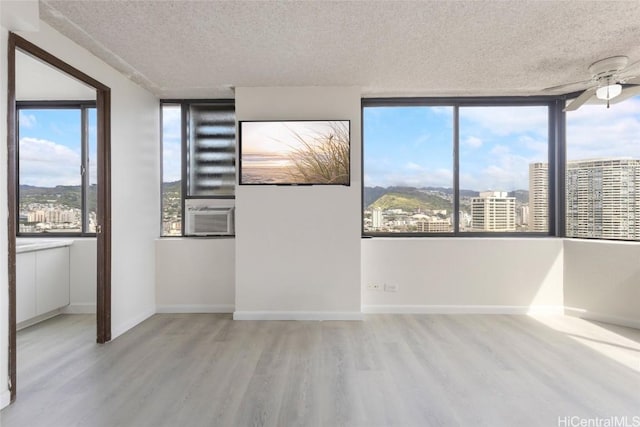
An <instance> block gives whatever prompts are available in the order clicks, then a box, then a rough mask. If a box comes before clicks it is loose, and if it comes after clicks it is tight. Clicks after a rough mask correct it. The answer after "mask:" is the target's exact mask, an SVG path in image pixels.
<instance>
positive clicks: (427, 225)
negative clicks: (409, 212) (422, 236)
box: [416, 218, 453, 233]
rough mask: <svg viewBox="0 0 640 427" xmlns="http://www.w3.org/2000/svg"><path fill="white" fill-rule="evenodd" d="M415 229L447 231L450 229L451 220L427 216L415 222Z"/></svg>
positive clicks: (426, 231)
mask: <svg viewBox="0 0 640 427" xmlns="http://www.w3.org/2000/svg"><path fill="white" fill-rule="evenodd" d="M416 226H417V229H418V230H417V231H420V232H423V233H448V232H451V231H453V230H452V229H451V222H450V221H449V220H447V219H439V218H429V219H422V220H420V221H418V222H416Z"/></svg>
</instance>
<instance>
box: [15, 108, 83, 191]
mask: <svg viewBox="0 0 640 427" xmlns="http://www.w3.org/2000/svg"><path fill="white" fill-rule="evenodd" d="M90 111H92V112H93V114H89V158H90V165H89V168H90V175H89V176H90V179H91V182H92V183H95V182H96V167H95V166H96V157H95V153H96V117H95V110H90ZM19 124H20V127H19V132H20V147H19V149H20V184H27V185H35V186H40V187H55V186H56V185H80V180H81V178H80V164H81V158H82V151H81V150H82V148H81V128H80V110H78V109H49V110H37V109H24V110H20V117H19Z"/></svg>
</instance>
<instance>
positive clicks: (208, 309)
mask: <svg viewBox="0 0 640 427" xmlns="http://www.w3.org/2000/svg"><path fill="white" fill-rule="evenodd" d="M235 308H236V307H235V305H233V304H209V305H204V304H203V305H199V304H172V305H158V306H156V313H233V311H234V310H235Z"/></svg>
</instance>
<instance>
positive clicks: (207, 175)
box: [187, 104, 236, 196]
mask: <svg viewBox="0 0 640 427" xmlns="http://www.w3.org/2000/svg"><path fill="white" fill-rule="evenodd" d="M189 123H190V126H189V149H188V156H189V158H188V159H187V168H188V169H187V176H188V183H187V189H188V195H189V196H233V195H234V189H235V180H236V166H235V165H236V125H235V110H234V106H233V104H192V105H191V106H190V108H189Z"/></svg>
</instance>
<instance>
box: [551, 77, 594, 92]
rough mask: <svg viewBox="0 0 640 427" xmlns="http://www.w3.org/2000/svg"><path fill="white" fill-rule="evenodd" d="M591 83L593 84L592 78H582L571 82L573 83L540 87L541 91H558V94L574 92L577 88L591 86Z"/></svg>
mask: <svg viewBox="0 0 640 427" xmlns="http://www.w3.org/2000/svg"><path fill="white" fill-rule="evenodd" d="M592 84H594V82H593V81H592V80H584V81H581V82H573V83H567V84H563V85H558V86H551V87H547V88H544V89H542V91H543V92H554V93H558V94H563V93H571V92H576V91H578V90H582V89H585V88H587V87H589V86H591V85H592Z"/></svg>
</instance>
